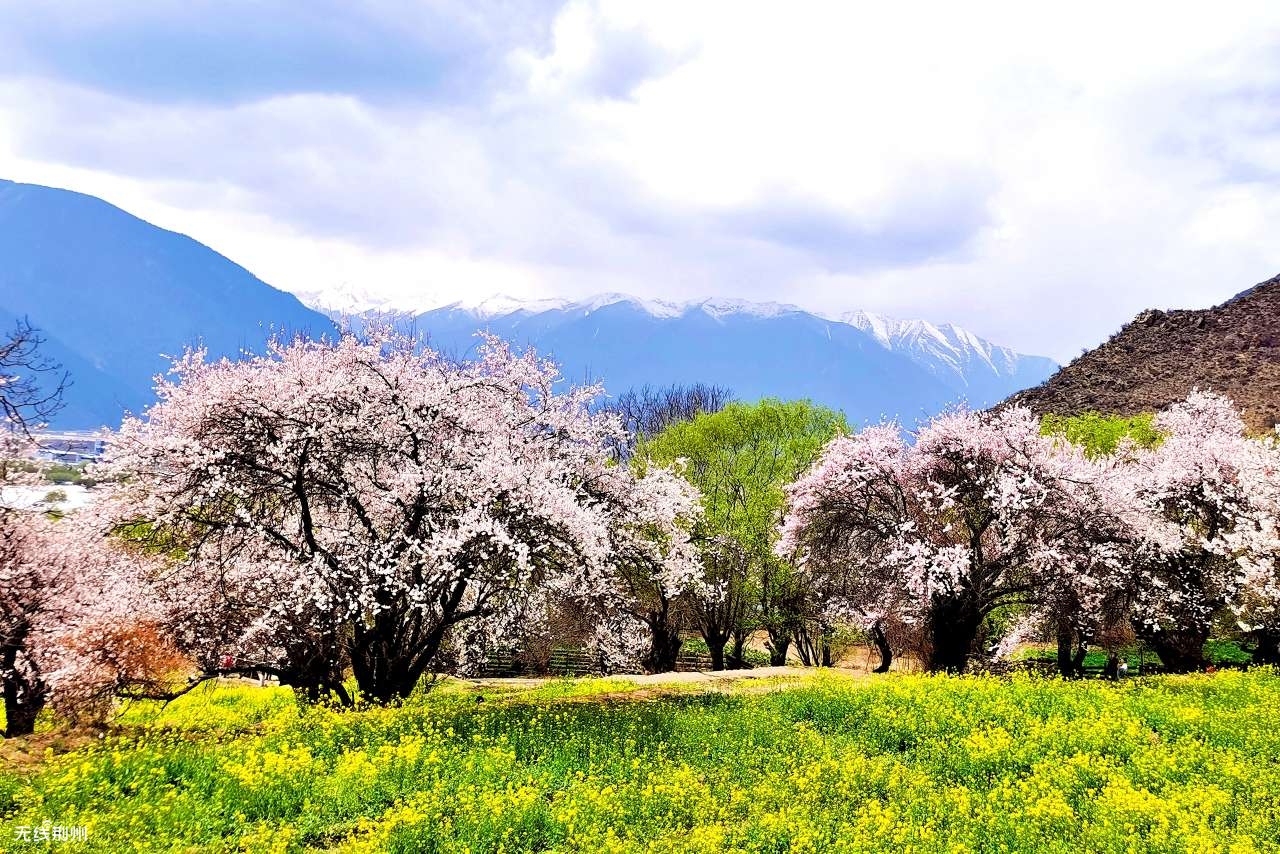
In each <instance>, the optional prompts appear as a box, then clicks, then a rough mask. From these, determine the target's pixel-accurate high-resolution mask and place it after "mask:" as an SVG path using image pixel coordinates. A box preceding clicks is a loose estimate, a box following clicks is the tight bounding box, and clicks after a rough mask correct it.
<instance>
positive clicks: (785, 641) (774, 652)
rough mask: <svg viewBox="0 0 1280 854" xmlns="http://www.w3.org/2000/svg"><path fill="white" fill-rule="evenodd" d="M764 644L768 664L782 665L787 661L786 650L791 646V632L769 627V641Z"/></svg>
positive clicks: (771, 665) (773, 665)
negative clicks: (767, 652)
mask: <svg viewBox="0 0 1280 854" xmlns="http://www.w3.org/2000/svg"><path fill="white" fill-rule="evenodd" d="M765 646H766V647H767V648H768V650H769V666H770V667H783V666H785V665H786V663H787V650H788V649H790V648H791V633H790V632H788V631H782V630H778V631H775V630H773V629H769V642H768V643H767V644H765Z"/></svg>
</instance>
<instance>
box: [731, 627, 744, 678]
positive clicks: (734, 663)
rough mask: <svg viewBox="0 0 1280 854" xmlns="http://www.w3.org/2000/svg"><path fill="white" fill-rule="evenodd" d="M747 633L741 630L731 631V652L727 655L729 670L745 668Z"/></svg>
mask: <svg viewBox="0 0 1280 854" xmlns="http://www.w3.org/2000/svg"><path fill="white" fill-rule="evenodd" d="M746 646H747V633H746V632H744V631H742V630H741V629H734V631H733V651H732V652H730V653H729V661H728V666H729V669H731V670H742V669H744V668H746V666H747V660H746V657H745V652H746Z"/></svg>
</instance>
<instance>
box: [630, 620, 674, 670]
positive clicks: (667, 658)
mask: <svg viewBox="0 0 1280 854" xmlns="http://www.w3.org/2000/svg"><path fill="white" fill-rule="evenodd" d="M647 622H648V623H649V632H650V641H649V650H648V651H647V652H646V653H645V654H644V656H643V657H642V658H641V659H640V664H641V666H643V667H644V669H645V672H647V673H670V672H671V671H673V670H675V669H676V659H677V658H679V657H680V632H679V631H677V630H676V629H674V628H672V627H671V626H670V625H668V624H667V620H666V618H665V615H663V616H662V617H661V618H658V617H657V615H651V619H650V620H648V621H647Z"/></svg>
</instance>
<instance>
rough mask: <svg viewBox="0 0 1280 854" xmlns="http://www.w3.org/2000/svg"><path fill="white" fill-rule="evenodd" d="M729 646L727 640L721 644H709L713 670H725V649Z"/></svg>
mask: <svg viewBox="0 0 1280 854" xmlns="http://www.w3.org/2000/svg"><path fill="white" fill-rule="evenodd" d="M727 644H728V641H727V640H722V641H720V642H719V643H714V644H713V643H708V644H707V649H709V650H711V669H712V670H724V648H725V646H726V645H727Z"/></svg>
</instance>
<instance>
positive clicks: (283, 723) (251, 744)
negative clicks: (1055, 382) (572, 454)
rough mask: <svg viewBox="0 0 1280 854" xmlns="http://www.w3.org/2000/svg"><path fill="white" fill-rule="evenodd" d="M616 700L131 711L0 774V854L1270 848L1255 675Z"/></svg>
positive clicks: (537, 693)
mask: <svg viewBox="0 0 1280 854" xmlns="http://www.w3.org/2000/svg"><path fill="white" fill-rule="evenodd" d="M627 687H628V683H626V682H622V681H619V680H601V681H590V680H588V681H582V682H572V683H571V682H564V683H555V684H553V685H551V686H549V687H546V688H542V689H536V690H532V691H509V692H494V691H492V690H490V691H488V692H487V693H480V692H479V691H478V690H477V689H462V688H456V687H455V688H452V689H446V690H436V691H433V692H431V693H430V694H427V695H425V696H424V697H421V698H415V699H414V700H412V701H410V702H408V703H405V704H404V705H402V706H400V707H396V708H375V709H367V710H359V711H342V710H337V709H331V708H314V707H312V708H308V707H303V706H300V705H299V704H298V703H296V702H295V700H294V699H293V697H292V695H291V694H290V693H289V692H288V691H285V690H282V689H272V688H266V689H260V688H253V687H245V688H241V687H211V688H210V689H209V690H206V691H197V692H195V693H193V694H191V695H188V696H187V697H184V698H183V699H181V700H180V701H177V702H175V703H172V704H170V705H169V706H167V707H159V706H149V705H139V706H135V707H133V708H131V709H129V710H127V711H126V713H125V714H124V716H123V717H122V719H121V720H120V721H119V725H118V731H117V732H116V733H115V734H113V735H110V736H108V737H107V738H105V739H103V740H101V741H100V742H98V743H97V744H95V745H93V746H91V747H88V748H84V749H80V750H76V751H74V752H71V753H67V754H64V755H60V756H56V757H53V756H51V757H49V758H48V759H47V760H46V761H45V762H43V763H41V764H40V766H39V767H38V768H36V769H35V770H34V771H29V772H26V773H25V774H22V773H19V772H18V771H14V770H10V771H8V772H5V774H4V775H3V776H0V814H2V815H3V820H4V823H5V825H6V829H5V831H4V836H3V837H0V847H7V850H14V851H23V850H36V848H37V847H38V846H37V844H36V843H33V842H27V841H23V840H20V839H17V838H16V836H15V828H18V827H31V826H38V825H40V824H41V823H43V822H46V821H47V822H51V823H53V824H55V825H64V826H83V827H85V828H87V842H82V843H65V845H66V846H67V848H66V850H87V851H107V852H125V851H278V852H287V851H297V850H308V849H319V850H329V851H341V852H374V851H379V852H380V851H401V852H473V853H474V852H490V851H492V852H520V851H564V852H591V854H604V852H639V851H646V852H702V851H705V852H717V854H720V852H728V851H767V852H862V851H895V852H896V851H946V852H1014V851H1027V852H1040V851H1050V852H1052V851H1064V852H1065V851H1073V852H1074V851H1089V852H1113V851H1114V852H1130V851H1162V852H1163V851H1189V852H1231V854H1244V852H1261V851H1276V850H1280V674H1277V673H1276V672H1274V671H1271V670H1266V669H1255V670H1252V671H1249V672H1224V673H1217V674H1211V675H1201V676H1186V677H1155V678H1148V679H1141V680H1132V681H1129V682H1125V683H1121V684H1112V683H1103V682H1089V683H1066V682H1061V681H1057V680H1048V679H1035V678H1030V677H1016V678H1011V679H1001V678H994V677H962V678H955V677H942V676H910V675H891V676H887V677H885V678H883V679H874V680H854V679H850V678H847V677H840V676H836V675H831V674H827V675H822V674H819V675H817V676H815V677H813V678H811V679H809V680H807V681H805V682H804V683H803V684H801V685H799V686H796V685H791V686H779V687H778V688H777V689H776V690H773V691H769V692H766V693H759V692H755V693H750V694H748V693H732V692H730V693H694V692H688V691H686V692H683V693H680V694H673V695H671V696H666V697H661V698H657V699H655V698H653V697H637V698H635V699H628V698H627V697H625V696H619V695H620V693H622V692H625V690H626V689H627ZM632 687H633V686H632ZM593 691H600V692H608V697H607V698H603V699H600V700H592V699H591V698H590V694H591V693H592V692H593ZM584 698H585V699H584ZM42 844H45V843H42ZM45 845H46V847H47V844H45Z"/></svg>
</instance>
